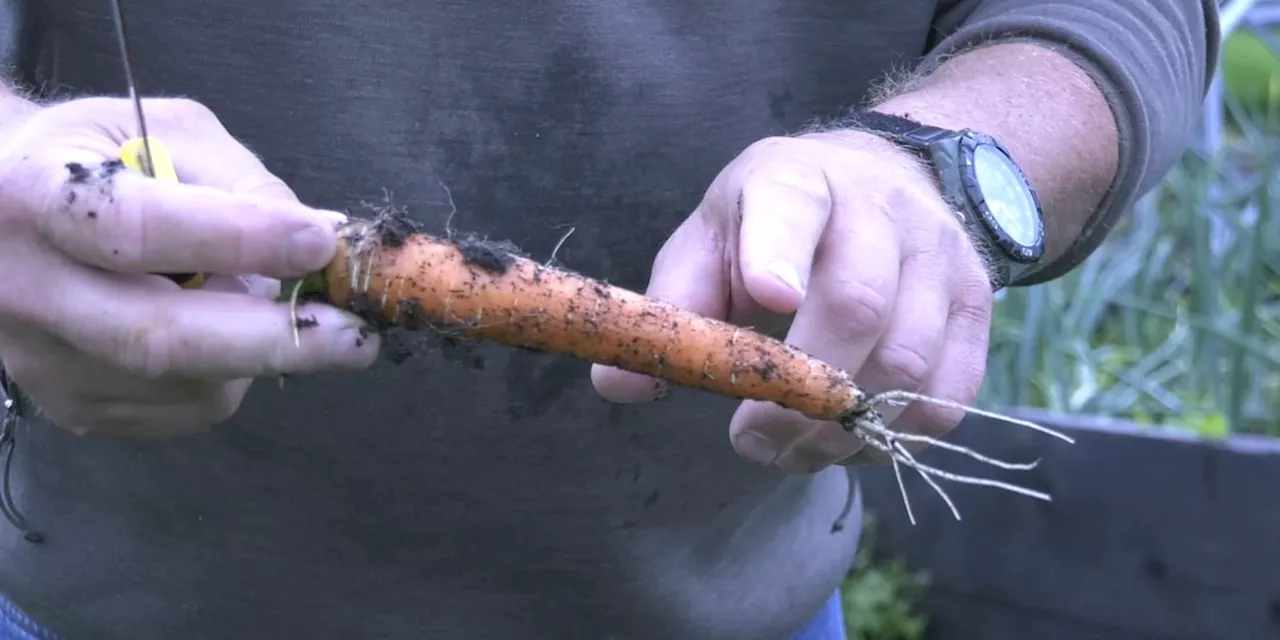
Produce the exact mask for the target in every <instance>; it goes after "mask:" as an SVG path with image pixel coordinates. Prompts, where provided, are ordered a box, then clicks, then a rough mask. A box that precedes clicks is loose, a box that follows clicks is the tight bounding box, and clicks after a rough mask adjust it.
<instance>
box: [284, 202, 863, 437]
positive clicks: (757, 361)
mask: <svg viewBox="0 0 1280 640" xmlns="http://www.w3.org/2000/svg"><path fill="white" fill-rule="evenodd" d="M450 236H451V237H449V238H438V237H435V236H432V235H428V234H425V233H421V232H419V231H418V230H417V229H416V228H415V227H413V226H411V223H408V222H407V221H406V220H404V219H403V218H399V217H396V216H395V215H390V214H383V215H381V216H379V218H378V219H375V220H363V219H354V218H353V219H352V220H351V221H350V222H348V223H347V224H346V225H345V226H344V227H343V229H342V230H341V231H340V234H339V238H340V241H339V247H338V251H337V254H336V255H335V257H334V259H333V260H332V261H331V262H330V264H329V266H328V268H326V269H325V270H324V272H323V274H313V275H312V276H310V277H309V278H308V279H307V281H306V283H305V288H306V289H305V290H306V291H308V292H310V293H322V295H321V296H319V297H320V298H321V299H324V300H325V301H327V302H329V303H331V304H334V305H336V306H339V307H343V308H346V309H349V310H351V311H353V312H356V313H357V314H359V315H361V316H362V317H364V318H365V319H366V320H370V321H371V322H372V323H373V324H374V325H375V327H378V328H389V327H400V328H403V329H407V330H411V331H421V330H433V329H434V330H443V331H447V332H449V333H451V334H454V335H462V336H465V337H467V338H471V339H474V340H489V341H495V342H498V343H503V344H507V345H512V346H517V347H525V348H530V349H535V350H539V351H545V352H550V353H556V354H562V355H569V356H573V357H576V358H579V359H581V360H586V361H589V362H594V363H600V364H605V365H611V366H614V367H618V368H620V369H625V370H628V371H632V372H636V373H642V374H647V375H650V376H654V377H656V378H661V379H664V380H669V381H671V382H675V383H678V384H682V385H685V386H689V387H694V388H698V389H703V390H706V391H710V392H712V393H716V394H719V395H724V396H730V397H735V398H744V399H746V398H750V399H754V400H763V401H771V402H774V403H777V404H779V405H781V406H783V407H786V408H789V409H793V410H795V411H798V412H800V413H802V414H804V415H806V416H809V417H811V418H815V419H819V420H840V419H842V418H843V419H845V420H850V419H852V418H853V417H856V416H858V415H861V414H863V413H865V412H866V411H867V410H868V409H869V407H868V406H867V405H866V400H867V396H866V395H865V394H864V393H863V392H862V391H861V390H860V389H859V388H858V386H857V385H856V384H854V382H853V379H852V376H851V375H850V374H849V373H847V372H845V371H842V370H840V369H838V368H835V367H832V366H831V365H828V364H826V363H824V362H822V361H820V360H818V359H817V358H814V357H813V356H810V355H808V354H806V353H804V352H802V351H800V350H799V349H796V348H795V347H792V346H790V345H787V344H785V343H784V342H782V341H780V340H777V339H774V338H771V337H768V336H765V335H762V334H760V333H757V332H755V331H752V330H750V329H746V328H742V327H738V326H735V325H732V324H729V323H726V322H722V321H719V320H715V319H712V318H707V317H704V316H701V315H698V314H696V313H693V312H691V311H688V310H685V309H682V308H679V307H676V306H675V305H672V304H669V303H666V302H663V301H660V300H656V299H653V298H649V297H646V296H644V295H641V294H639V293H636V292H633V291H629V290H626V289H623V288H620V287H617V286H613V285H609V284H607V283H604V282H601V281H598V280H594V279H592V278H588V277H586V276H583V275H580V274H578V273H574V272H572V271H569V270H565V269H560V268H556V267H553V266H548V265H544V264H541V263H538V262H535V261H533V260H531V259H529V258H527V257H525V256H523V255H521V254H520V253H519V252H518V251H517V250H516V249H515V248H514V247H513V246H511V245H510V244H507V243H497V242H491V241H487V240H483V239H478V238H475V237H466V238H458V237H454V234H450Z"/></svg>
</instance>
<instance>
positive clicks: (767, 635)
mask: <svg viewBox="0 0 1280 640" xmlns="http://www.w3.org/2000/svg"><path fill="white" fill-rule="evenodd" d="M129 4H130V5H131V6H130V7H129V9H130V13H131V14H132V18H133V24H132V25H131V27H132V33H131V35H132V37H133V43H132V45H133V48H134V54H135V64H136V67H137V69H136V70H137V74H138V76H137V78H138V82H139V84H140V88H141V90H142V91H143V92H144V93H146V94H168V95H175V94H180V95H186V96H190V97H193V98H196V99H198V100H200V101H202V102H204V103H205V104H207V105H209V106H210V107H211V108H212V109H213V110H214V111H215V112H216V113H217V114H218V115H219V116H220V117H221V119H222V120H223V122H224V124H225V125H226V126H227V128H228V129H229V130H230V131H231V132H232V133H233V134H234V135H236V136H238V137H239V138H240V139H241V140H243V141H244V142H245V143H246V144H247V145H248V146H249V147H250V148H251V149H253V150H254V151H256V152H257V153H259V154H260V155H261V156H262V157H263V159H264V160H265V162H266V164H267V166H268V167H270V168H271V169H272V170H273V171H275V172H276V173H277V174H279V175H280V176H281V177H283V178H284V179H285V180H286V181H287V182H288V183H289V184H290V185H292V186H293V188H294V189H295V190H296V191H297V193H298V194H299V195H300V196H301V198H302V199H303V200H304V201H306V202H308V203H313V204H316V205H321V206H325V207H331V208H353V207H358V206H359V205H360V203H361V202H378V201H380V200H381V199H382V198H383V197H384V192H389V193H390V194H391V196H392V198H394V200H395V201H396V202H398V203H401V204H406V205H409V206H410V207H411V208H412V211H413V213H414V215H416V216H417V217H418V218H419V219H420V220H421V221H422V222H423V223H424V224H425V226H426V228H427V229H428V230H434V231H440V230H442V229H443V228H444V223H445V219H446V217H447V215H448V213H449V211H450V208H451V207H450V204H449V198H448V197H447V195H446V191H445V190H444V189H443V188H442V186H441V185H442V184H443V185H444V186H446V187H448V190H449V192H451V194H452V199H453V201H454V202H456V205H457V208H458V213H457V215H456V216H454V218H453V220H452V224H453V226H454V227H457V228H461V229H465V230H469V231H476V232H479V233H482V234H487V235H489V236H491V237H494V238H503V239H509V240H511V241H514V242H515V243H516V244H518V245H519V246H520V247H521V248H523V249H524V250H525V251H527V252H528V253H530V254H532V255H534V256H548V257H549V256H550V254H551V252H552V249H553V247H554V246H555V245H556V243H557V242H558V241H559V240H560V239H561V237H562V236H563V235H564V233H565V228H566V227H567V226H573V227H574V228H575V232H574V233H573V235H572V236H570V238H569V239H568V241H567V242H566V243H565V244H564V246H563V247H562V248H561V249H560V250H559V252H558V254H557V257H558V259H559V260H560V261H561V262H562V263H564V264H565V265H567V266H568V267H570V268H573V269H575V270H577V271H580V272H584V273H586V274H589V275H591V276H594V277H597V278H603V279H607V280H609V281H610V282H613V283H617V284H619V285H622V286H624V287H629V288H634V289H643V287H644V286H645V282H646V279H647V276H648V272H649V268H650V265H651V263H652V259H653V257H654V254H655V252H656V250H657V249H658V247H659V246H660V245H661V243H662V242H663V240H664V239H665V238H666V237H667V235H668V234H669V233H670V232H671V231H672V230H673V229H675V227H676V226H677V225H678V224H679V223H680V221H681V220H682V219H683V218H684V217H685V216H686V215H688V213H689V212H690V210H691V208H692V207H693V206H694V205H696V204H697V202H698V200H699V198H700V197H701V195H702V192H703V190H704V189H705V188H706V186H707V185H708V184H709V183H710V181H711V180H712V178H713V177H714V176H715V175H716V173H717V172H718V171H719V170H720V169H721V168H722V167H723V166H724V165H725V164H726V163H727V162H729V161H730V160H731V159H733V157H734V156H735V155H736V154H737V153H738V152H740V151H741V150H742V149H743V148H744V147H746V146H747V145H748V144H750V143H751V142H753V141H755V140H757V139H759V138H761V137H764V136H769V135H779V134H786V133H788V132H792V131H795V130H797V129H799V128H800V127H802V126H803V125H805V124H806V123H808V122H809V121H810V120H811V119H813V118H818V117H830V116H833V115H836V114H837V113H838V112H839V110H840V109H842V108H846V107H848V106H851V105H854V104H856V103H857V102H858V101H859V100H860V99H861V98H862V97H863V96H864V94H865V92H866V91H867V89H868V87H869V85H870V84H871V83H872V82H873V81H874V80H875V79H876V78H877V77H879V76H880V75H881V74H883V73H885V72H886V71H887V70H889V69H891V68H894V67H900V66H902V65H905V64H913V63H915V62H916V61H918V60H919V59H920V57H921V56H922V55H924V54H925V53H926V52H927V51H929V50H930V49H931V48H932V47H934V46H935V45H938V43H939V42H943V43H944V46H945V47H947V48H954V47H957V46H963V45H964V44H966V43H970V42H975V41H979V40H982V39H985V38H987V37H989V36H992V35H997V34H1003V33H1007V32H1019V33H1022V34H1024V35H1032V36H1039V37H1043V38H1049V39H1052V40H1054V41H1058V42H1070V43H1071V44H1072V45H1073V46H1074V47H1075V52H1076V55H1078V56H1080V57H1081V60H1082V61H1083V62H1084V63H1085V64H1087V66H1088V67H1089V69H1090V70H1091V71H1093V72H1094V73H1096V74H1098V76H1099V79H1100V82H1101V83H1102V85H1103V86H1104V88H1105V89H1106V90H1107V92H1108V94H1109V96H1111V98H1112V100H1113V104H1114V106H1115V109H1116V112H1117V115H1118V119H1119V121H1120V124H1121V129H1122V131H1123V132H1124V134H1125V143H1124V150H1123V160H1124V162H1123V165H1124V168H1123V174H1122V178H1121V180H1120V184H1119V185H1118V187H1117V190H1116V193H1117V196H1116V198H1115V199H1114V200H1113V205H1114V206H1112V207H1110V208H1109V210H1108V211H1110V212H1118V211H1121V210H1123V209H1124V208H1125V207H1126V206H1128V205H1129V204H1130V203H1131V202H1132V199H1133V197H1134V193H1135V192H1136V190H1138V189H1140V188H1144V187H1146V186H1150V185H1151V184H1152V183H1153V181H1154V180H1156V179H1158V177H1159V176H1160V174H1161V172H1163V170H1164V169H1165V168H1167V167H1168V166H1169V164H1170V162H1171V161H1172V160H1173V158H1174V156H1175V154H1176V152H1177V151H1178V150H1179V148H1180V146H1181V145H1182V144H1183V143H1184V140H1185V139H1184V136H1185V134H1186V133H1187V132H1188V131H1189V128H1190V126H1191V125H1192V123H1193V122H1194V118H1195V115H1196V108H1197V103H1198V100H1199V97H1200V95H1201V93H1202V92H1203V90H1204V85H1205V82H1206V75H1207V69H1206V57H1207V56H1208V55H1211V54H1212V52H1213V48H1214V47H1216V40H1214V38H1213V37H1212V36H1207V35H1206V33H1207V32H1209V31H1212V30H1211V29H1208V28H1207V26H1206V20H1209V21H1212V20H1213V19H1214V17H1213V16H1212V15H1209V16H1208V17H1206V15H1205V13H1204V11H1203V10H1204V9H1206V8H1207V9H1210V10H1211V9H1212V4H1211V3H1206V5H1205V6H1203V7H1202V5H1201V4H1200V3H1199V2H1197V1H1194V0H1164V1H1160V2H1157V1H1155V0H1070V1H1065V0H1020V1H1015V0H988V1H985V2H981V1H958V2H954V1H953V2H945V1H944V2H937V1H936V0H845V1H839V2H837V1H832V0H798V1H796V0H786V1H784V0H749V1H747V0H734V1H729V0H709V1H704V2H689V1H686V0H637V1H635V2H606V1H586V0H577V1H566V0H547V1H545V2H530V3H521V2H491V1H483V0H474V1H460V0H435V1H431V2H426V1H423V2H389V1H385V0H383V1H376V0H345V1H342V2H339V1H337V0H271V1H268V2H249V1H245V2H233V1H231V0H225V1H222V2H212V1H203V2H201V1H194V0H148V1H147V2H142V1H141V0H135V1H132V2H130V3H129ZM108 10H109V5H108V3H107V2H105V1H104V0H40V2H34V1H28V2H27V3H26V6H25V12H24V13H23V16H24V20H25V23H24V24H25V25H26V28H25V29H24V30H22V31H21V35H22V37H23V39H22V40H21V48H20V53H21V54H22V55H21V57H20V58H19V60H18V63H19V66H18V71H19V72H20V76H21V78H20V79H22V80H25V81H26V82H28V83H30V84H32V85H34V86H36V87H38V88H40V89H42V90H43V91H45V92H46V93H47V94H48V95H55V96H62V97H65V96H70V95H77V94H102V93H111V94H117V95H120V94H122V93H123V90H124V89H123V76H122V73H121V70H120V65H119V59H118V57H117V55H118V54H117V52H116V49H115V43H114V40H113V35H112V33H113V32H112V21H111V18H110V16H109V13H108ZM1209 13H1210V14H1212V11H1210V12H1209ZM1210 26H1212V25H1210ZM957 29H959V30H958V31H957ZM944 38H945V40H944ZM1110 217H1111V214H1110V213H1108V214H1107V215H1105V216H1103V217H1102V220H1103V222H1105V221H1106V220H1107V219H1109V218H1110ZM1100 228H1102V227H1100ZM1100 236H1101V233H1095V234H1093V238H1094V239H1095V240H1096V238H1097V237H1100ZM459 355H460V354H458V353H452V352H450V353H442V352H439V351H434V350H423V349H419V350H418V352H417V353H415V355H414V356H413V357H410V358H408V359H407V360H405V361H404V362H402V363H400V364H395V363H392V362H388V361H384V362H381V363H379V364H378V365H377V366H376V368H375V369H373V370H372V371H369V372H360V373H353V374H344V375H321V376H315V377H310V378H295V379H290V380H289V381H288V382H287V384H285V386H284V387H283V389H281V388H278V387H277V385H276V382H275V381H274V380H264V381H261V382H260V383H259V384H257V385H256V387H255V389H254V390H253V392H252V393H251V394H250V396H249V398H248V400H247V402H246V404H245V406H244V408H243V410H242V411H240V413H239V414H238V415H237V416H236V417H235V419H234V420H233V421H231V422H230V423H229V424H227V425H225V426H222V427H221V428H218V429H217V430H216V431H214V432H213V433H211V434H208V435H203V436H198V437H192V438H185V439H181V440H177V441H174V442H169V443H148V444H139V443H132V442H123V441H113V440H109V439H105V438H98V437H94V436H89V437H84V438H77V437H73V436H71V435H68V434H66V433H64V432H63V431H60V430H56V429H49V428H46V427H44V426H43V425H39V424H36V425H30V426H28V427H27V428H24V430H23V431H22V432H21V433H20V434H19V437H20V441H19V443H18V451H17V455H16V458H15V460H14V464H15V466H14V469H13V488H14V492H15V495H16V497H17V501H18V503H19V505H20V506H21V507H22V509H23V510H24V512H25V514H26V515H27V517H28V519H29V520H30V521H31V523H32V524H33V526H35V527H37V528H39V529H40V530H41V531H42V532H44V534H45V535H46V536H47V540H46V542H45V543H44V544H42V545H32V544H29V543H26V542H23V541H22V540H21V537H20V536H19V535H18V534H17V532H16V531H9V530H4V529H0V592H4V593H7V594H8V595H9V596H10V597H11V598H13V599H14V600H15V601H16V602H17V603H18V604H19V605H21V606H22V607H24V608H25V609H26V610H27V611H28V612H30V613H31V614H33V615H34V616H35V617H36V618H38V619H40V620H42V621H43V622H45V623H46V624H48V625H49V626H51V627H52V628H53V629H55V630H57V631H59V632H62V633H64V634H67V636H68V637H69V638H71V639H73V640H75V639H79V638H93V639H95V640H110V639H114V638H129V639H131V640H148V639H151V638H157V639H161V638H162V639H174V638H183V639H198V638H468V639H476V640H484V639H488V638H495V639H496V638H502V639H506V638H530V639H541V638H593V639H594V638H615V639H646V640H647V639H657V638H669V639H671V640H686V639H688V640H693V639H698V640H715V639H733V640H755V639H760V640H780V639H782V638H785V637H786V636H787V635H788V634H790V633H792V632H794V631H795V630H796V629H797V628H799V627H800V626H801V625H803V624H804V623H805V622H806V621H807V620H808V619H809V618H810V617H811V616H812V615H813V614H814V613H815V612H816V611H817V609H818V608H819V607H820V606H821V604H822V603H823V601H824V600H826V599H827V597H828V596H830V595H831V593H832V591H833V590H834V589H836V587H837V585H838V584H839V582H840V580H841V578H842V576H843V575H844V572H845V570H846V569H847V567H848V565H849V562H850V559H851V557H852V555H853V553H854V551H855V548H856V545H857V538H858V530H859V513H860V511H858V510H855V512H854V514H853V515H852V517H851V518H849V519H848V520H847V522H846V523H845V524H846V526H845V527H844V528H843V530H840V531H836V532H833V527H832V525H833V522H834V521H835V520H836V518H837V517H838V515H839V514H840V512H841V510H842V508H843V507H844V506H845V503H846V500H848V499H849V498H850V487H851V485H850V483H849V482H848V478H847V476H846V473H845V471H844V470H843V469H840V468H833V469H829V470H827V471H824V472H822V473H819V474H817V475H814V476H800V477H785V476H783V475H782V474H781V473H780V472H778V471H776V470H774V469H770V468H762V467H758V466H755V465H752V464H748V463H746V462H743V461H741V460H740V459H738V458H737V457H736V455H735V454H734V452H733V451H732V449H731V448H730V445H729V441H728V419H729V416H730V413H731V411H732V410H733V409H734V408H735V406H736V403H734V402H733V401H730V400H726V399H723V398H714V397H708V396H706V395H704V394H700V393H696V392H691V391H687V390H686V391H679V390H678V391H676V392H674V393H672V394H671V395H669V396H668V397H666V398H665V399H663V400H662V401H661V402H656V403H650V404H643V405H639V406H615V405H611V404H609V403H607V402H605V401H604V400H602V399H600V398H599V397H598V396H597V395H595V393H594V391H593V390H592V388H591V385H590V382H589V380H588V378H587V371H588V365H587V364H586V363H582V362H578V361H576V360H572V359H568V358H556V357H551V356H547V355H541V354H537V353H531V352H526V351H518V350H514V349H508V348H502V347H496V346H486V347H480V348H476V349H475V350H473V351H472V352H470V353H469V354H463V355H465V356H466V357H459ZM886 507H890V508H898V507H897V505H886ZM0 525H3V523H2V522H0ZM942 535H945V532H943V533H942Z"/></svg>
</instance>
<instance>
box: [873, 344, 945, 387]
mask: <svg viewBox="0 0 1280 640" xmlns="http://www.w3.org/2000/svg"><path fill="white" fill-rule="evenodd" d="M876 360H877V361H878V362H879V365H880V368H881V369H882V370H883V371H884V373H885V375H886V376H888V378H889V380H891V381H892V382H893V383H894V384H895V385H896V386H899V387H902V388H907V389H912V390H915V389H919V388H920V387H922V386H924V383H925V380H926V379H927V378H928V376H929V372H930V370H931V369H932V367H931V365H930V364H929V359H928V358H927V357H925V355H924V354H923V353H921V351H920V349H919V348H917V347H916V346H915V345H913V344H909V343H895V344H890V345H886V346H885V347H884V348H883V349H881V350H880V354H879V356H878V357H877V358H876Z"/></svg>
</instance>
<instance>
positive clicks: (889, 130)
mask: <svg viewBox="0 0 1280 640" xmlns="http://www.w3.org/2000/svg"><path fill="white" fill-rule="evenodd" d="M846 122H847V123H848V124H849V125H850V126H851V128H854V129H860V130H863V131H867V132H869V133H874V134H876V135H879V136H880V137H882V138H885V139H888V140H891V141H893V142H897V143H899V144H902V145H905V146H907V147H910V148H912V149H915V150H917V151H924V150H925V149H927V148H929V145H931V144H933V143H934V142H936V141H937V140H940V139H942V138H946V137H949V136H954V135H955V132H954V131H949V130H947V129H941V128H938V127H934V126H930V125H927V124H921V123H919V122H916V121H915V120H913V119H911V118H910V117H908V116H900V115H896V114H892V113H883V112H880V111H866V110H859V111H854V112H853V113H851V114H850V115H849V116H848V117H847V118H846Z"/></svg>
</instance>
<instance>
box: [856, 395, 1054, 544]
mask: <svg viewBox="0 0 1280 640" xmlns="http://www.w3.org/2000/svg"><path fill="white" fill-rule="evenodd" d="M911 402H924V403H928V404H933V405H937V406H941V407H947V408H950V409H957V410H960V411H965V412H967V413H973V414H977V415H981V416H984V417H987V418H992V419H994V420H999V421H1001V422H1007V423H1010V424H1013V425H1016V426H1020V427H1025V428H1028V429H1032V430H1034V431H1039V432H1041V433H1044V434H1047V435H1050V436H1053V437H1055V438H1058V439H1060V440H1063V441H1065V442H1067V443H1070V444H1075V440H1073V439H1071V438H1070V437H1069V436H1067V435H1065V434H1062V433H1059V432H1057V431H1054V430H1052V429H1049V428H1046V427H1042V426H1040V425H1038V424H1035V423H1033V422H1028V421H1026V420H1019V419H1017V418H1013V417H1010V416H1006V415H1001V414H998V413H993V412H990V411H984V410H982V409H977V408H975V407H969V406H965V405H962V404H959V403H956V402H951V401H948V400H942V399H939V398H932V397H929V396H925V395H921V394H918V393H911V392H908V391H886V392H883V393H879V394H876V395H873V396H870V397H868V398H867V399H866V400H865V401H864V402H862V403H861V406H860V407H859V408H858V410H857V411H855V412H854V413H853V414H851V415H850V416H849V418H848V419H847V420H845V421H844V424H845V428H847V429H848V430H850V431H852V432H853V433H855V434H857V435H858V437H860V438H861V439H862V440H863V441H864V442H866V443H867V445H868V446H871V447H873V448H875V449H877V450H879V451H883V452H884V453H885V454H887V455H888V456H889V460H890V463H891V464H892V465H893V473H894V477H895V478H896V479H897V482H898V491H899V493H901V494H902V504H903V506H904V507H905V508H906V510H907V518H908V519H909V520H910V521H911V524H912V525H914V524H916V518H915V513H913V512H912V509H911V500H910V499H909V498H908V497H907V488H906V485H905V484H904V483H903V481H902V467H904V466H905V467H908V468H910V469H913V470H914V471H915V472H916V473H918V474H920V477H921V478H922V479H923V480H924V481H925V483H927V484H928V485H929V487H930V488H932V489H933V490H934V492H935V493H937V494H938V496H939V497H941V498H942V500H943V502H946V503H947V507H948V508H949V509H950V510H951V514H952V515H953V516H955V519H956V520H959V519H960V510H959V509H958V508H956V505H955V502H954V501H952V499H951V496H950V495H948V494H947V492H946V491H945V490H944V489H943V488H942V486H941V485H940V484H939V483H938V479H942V480H948V481H951V482H957V483H961V484H974V485H982V486H987V487H994V488H997V489H1003V490H1005V491H1010V492H1012V493H1019V494H1022V495H1025V496H1029V497H1032V498H1036V499H1038V500H1044V501H1046V502H1048V501H1050V500H1051V498H1050V497H1049V495H1048V494H1046V493H1043V492H1039V491H1033V490H1031V489H1028V488H1026V487H1021V486H1018V485H1016V484H1011V483H1008V482H1001V481H999V480H991V479H987V478H979V477H975V476H965V475H960V474H955V473H951V472H948V471H943V470H941V469H938V468H936V467H932V466H929V465H926V464H924V463H922V462H920V461H918V460H916V458H915V456H914V455H912V453H911V451H910V450H908V449H907V447H906V446H904V443H921V444H926V445H928V446H931V447H937V448H939V449H943V450H946V451H951V452H954V453H959V454H961V455H965V456H968V457H970V458H972V459H974V460H977V461H978V462H981V463H983V464H986V465H990V466H993V467H997V468H1000V469H1008V470H1013V471H1029V470H1031V469H1034V468H1035V467H1036V465H1038V464H1039V463H1040V461H1039V460H1035V461H1033V462H1007V461H1004V460H998V459H996V458H992V457H990V456H986V455H983V454H981V453H978V452H977V451H974V450H973V449H970V448H968V447H964V446H960V445H957V444H952V443H950V442H945V441H943V440H939V439H937V438H933V437H930V436H924V435H918V434H911V433H902V432H899V431H893V430H890V429H889V428H888V427H886V426H885V424H884V418H883V416H881V415H880V412H879V411H877V410H876V409H877V407H880V406H882V405H889V406H906V405H907V404H910V403H911Z"/></svg>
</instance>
